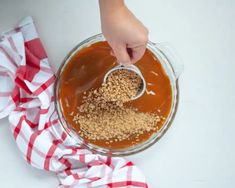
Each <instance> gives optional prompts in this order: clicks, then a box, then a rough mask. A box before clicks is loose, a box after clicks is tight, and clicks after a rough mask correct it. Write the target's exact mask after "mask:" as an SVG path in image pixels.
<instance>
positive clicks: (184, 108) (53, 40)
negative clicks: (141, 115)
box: [0, 0, 235, 188]
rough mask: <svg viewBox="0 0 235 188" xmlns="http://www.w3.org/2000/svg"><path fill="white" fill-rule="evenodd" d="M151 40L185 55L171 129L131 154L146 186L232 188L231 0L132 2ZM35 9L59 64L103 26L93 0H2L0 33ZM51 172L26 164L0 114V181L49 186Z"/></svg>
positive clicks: (7, 187)
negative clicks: (142, 148) (136, 152)
mask: <svg viewBox="0 0 235 188" xmlns="http://www.w3.org/2000/svg"><path fill="white" fill-rule="evenodd" d="M127 5H128V7H129V8H130V9H131V10H132V11H133V12H134V13H135V15H136V16H137V17H138V18H139V19H140V20H141V21H143V23H144V24H145V25H146V26H147V27H148V28H149V31H150V40H152V41H154V42H165V41H167V42H170V43H171V44H172V45H173V47H175V49H177V51H178V53H179V54H180V55H181V58H182V59H183V60H184V65H185V70H184V72H183V74H182V75H181V77H180V103H179V109H178V112H177V115H176V118H175V120H174V123H173V125H172V127H171V128H170V129H169V131H168V132H167V133H166V135H165V136H164V137H163V138H162V139H161V140H160V141H159V142H158V143H156V144H155V145H154V146H152V147H151V148H149V149H148V150H146V151H144V152H142V153H141V154H138V155H134V156H131V157H129V159H131V160H133V161H134V162H135V163H136V164H137V165H138V166H139V167H140V168H141V169H142V170H143V171H144V173H145V175H146V178H147V180H148V182H149V187H150V188H156V187H159V188H173V187H177V188H178V187H179V188H198V187H200V188H210V187H211V188H212V187H213V188H219V187H226V188H234V187H235V36H234V35H235V20H234V19H235V1H234V0H197V1H195V0H144V1H143V0H142V1H141V0H129V1H127ZM28 15H32V16H33V18H34V19H35V22H36V26H37V28H38V32H39V34H40V36H41V39H42V41H43V43H44V46H45V48H46V51H47V52H48V56H49V59H50V61H51V64H52V66H53V68H54V70H56V69H57V68H58V67H59V65H60V63H61V61H62V59H63V58H64V56H65V55H66V54H67V53H68V51H69V50H70V49H71V48H73V47H74V46H75V45H76V44H78V43H79V42H80V41H82V40H84V39H86V38H87V37H89V36H92V35H94V34H97V33H99V32H100V22H99V9H98V4H97V0H93V1H92V0H89V1H88V0H86V1H85V0H83V1H82V0H49V1H48V0H40V1H38V0H15V1H14V0H0V31H3V30H6V29H9V28H10V27H13V26H14V25H15V24H16V23H17V22H18V21H19V20H20V19H22V18H24V17H25V16H28ZM57 183H58V182H57V180H56V177H55V176H54V175H53V174H50V173H47V172H43V171H40V170H37V169H33V168H32V167H30V166H29V165H27V164H26V162H25V161H23V159H22V158H21V156H20V153H19V151H18V149H17V147H16V146H15V144H14V141H13V137H12V135H11V133H10V130H9V124H8V121H7V119H4V120H0V187H1V188H13V187H14V188H15V187H26V188H28V187H30V188H31V187H32V188H52V187H56V185H57Z"/></svg>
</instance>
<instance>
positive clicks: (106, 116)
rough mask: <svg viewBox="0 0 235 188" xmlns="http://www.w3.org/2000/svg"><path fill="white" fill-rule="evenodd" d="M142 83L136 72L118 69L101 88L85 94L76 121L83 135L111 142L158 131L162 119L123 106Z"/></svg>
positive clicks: (91, 138)
mask: <svg viewBox="0 0 235 188" xmlns="http://www.w3.org/2000/svg"><path fill="white" fill-rule="evenodd" d="M140 84H141V79H140V78H139V76H138V75H136V73H134V72H131V71H128V70H117V71H114V72H112V73H111V74H110V75H109V77H108V78H107V81H106V83H103V84H102V85H101V87H100V88H98V89H95V90H91V91H89V92H87V93H84V96H83V101H82V105H80V106H79V107H78V111H79V112H78V113H77V114H76V115H75V116H74V118H73V121H74V122H75V123H76V124H78V125H79V127H80V131H79V134H80V136H81V137H84V138H87V139H90V140H105V141H106V142H107V143H112V142H118V141H123V140H126V139H127V140H128V139H129V138H130V137H132V136H135V138H136V139H138V137H139V136H140V135H141V134H143V133H145V132H151V131H156V130H157V123H158V122H160V121H161V118H162V117H160V116H158V115H157V114H156V113H144V112H139V111H138V109H136V108H133V107H128V106H127V105H124V103H126V102H128V101H130V100H131V98H132V97H134V96H135V95H136V94H137V92H138V89H139V87H140Z"/></svg>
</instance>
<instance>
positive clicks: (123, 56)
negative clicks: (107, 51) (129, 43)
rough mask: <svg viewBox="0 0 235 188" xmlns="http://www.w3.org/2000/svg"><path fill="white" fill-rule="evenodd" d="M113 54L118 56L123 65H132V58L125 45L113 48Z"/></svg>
mask: <svg viewBox="0 0 235 188" xmlns="http://www.w3.org/2000/svg"><path fill="white" fill-rule="evenodd" d="M113 53H114V55H115V56H116V58H117V60H118V62H119V63H120V64H123V65H128V64H131V58H130V56H129V54H128V51H127V48H126V46H125V45H123V46H118V47H115V48H113Z"/></svg>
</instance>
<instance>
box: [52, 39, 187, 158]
mask: <svg viewBox="0 0 235 188" xmlns="http://www.w3.org/2000/svg"><path fill="white" fill-rule="evenodd" d="M99 41H105V38H104V36H103V35H102V34H98V35H95V36H92V37H90V38H88V39H86V40H84V41H83V42H81V43H79V44H78V45H77V46H76V47H75V48H73V49H72V50H71V51H70V53H69V54H68V55H67V56H66V57H65V59H64V61H63V62H62V64H61V66H60V68H59V70H58V72H57V79H56V83H55V87H54V96H55V112H56V113H57V114H58V118H59V121H60V124H61V126H62V127H63V128H64V130H65V131H66V132H67V134H68V135H69V136H70V137H71V138H72V139H73V140H74V141H75V143H77V144H78V145H82V146H84V147H85V148H87V149H89V150H91V151H93V152H95V153H99V154H103V155H112V156H123V155H130V154H134V153H138V152H140V151H143V150H144V149H146V148H148V147H149V146H151V145H153V144H154V143H156V142H157V141H158V140H159V139H160V138H161V137H162V136H163V135H164V133H165V132H166V131H167V130H168V128H169V127H170V125H171V124H172V121H173V119H174V117H175V114H176V109H177V105H178V97H179V88H178V77H179V75H180V73H181V72H182V70H183V65H182V63H181V61H180V60H179V57H178V56H177V55H176V54H175V52H174V50H172V49H171V48H170V46H169V45H168V44H167V43H153V42H150V41H149V42H148V44H147V48H148V49H149V50H150V51H151V52H152V53H153V54H154V55H155V56H156V58H157V59H158V60H159V61H160V63H161V65H162V66H163V68H164V70H165V72H166V74H167V75H168V77H169V79H170V83H171V88H172V105H171V110H170V113H169V115H168V117H167V119H166V121H165V123H164V125H163V126H162V128H161V129H160V130H159V131H158V132H156V133H154V134H153V135H152V136H151V137H150V138H149V139H148V140H146V141H145V142H143V143H140V144H137V145H134V146H132V147H129V148H124V149H107V148H102V147H99V146H96V145H94V144H91V143H87V142H85V141H84V140H83V138H81V137H80V136H79V135H78V134H77V133H76V131H75V130H74V129H73V127H72V126H70V125H69V123H67V122H66V120H65V118H64V116H63V113H62V109H61V106H60V101H59V98H58V94H59V92H58V91H59V86H60V77H61V74H62V72H63V70H64V68H65V66H66V64H67V63H68V62H69V61H70V59H71V57H73V55H74V54H76V53H77V52H78V51H80V50H81V49H82V48H84V47H88V46H90V45H91V44H94V43H96V42H99Z"/></svg>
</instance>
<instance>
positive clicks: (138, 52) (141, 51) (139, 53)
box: [131, 45, 146, 63]
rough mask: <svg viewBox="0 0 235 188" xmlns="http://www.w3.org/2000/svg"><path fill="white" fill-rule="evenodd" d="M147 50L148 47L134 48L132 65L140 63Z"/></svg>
mask: <svg viewBox="0 0 235 188" xmlns="http://www.w3.org/2000/svg"><path fill="white" fill-rule="evenodd" d="M145 50H146V45H142V46H138V47H134V48H132V58H131V63H136V62H137V61H139V60H140V59H141V58H142V57H143V55H144V52H145Z"/></svg>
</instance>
